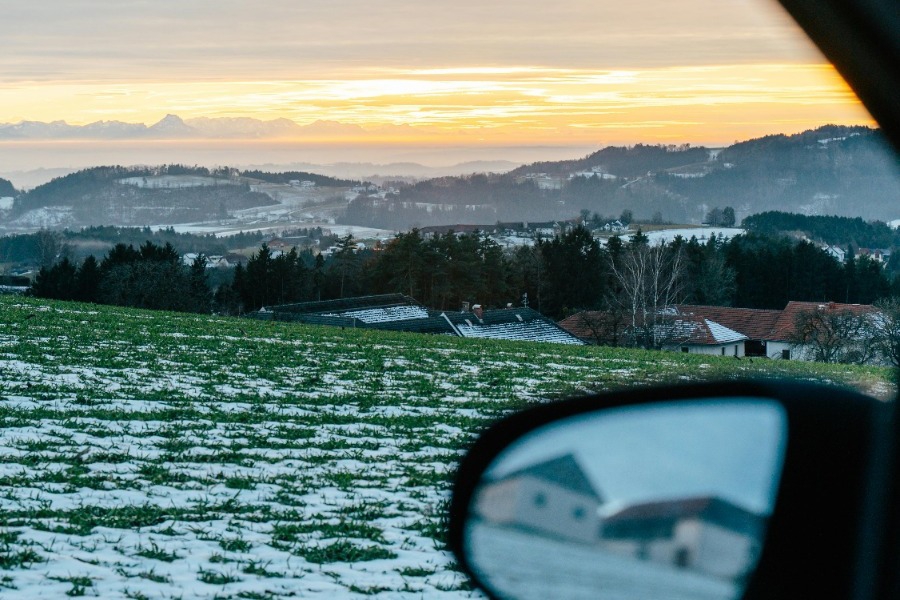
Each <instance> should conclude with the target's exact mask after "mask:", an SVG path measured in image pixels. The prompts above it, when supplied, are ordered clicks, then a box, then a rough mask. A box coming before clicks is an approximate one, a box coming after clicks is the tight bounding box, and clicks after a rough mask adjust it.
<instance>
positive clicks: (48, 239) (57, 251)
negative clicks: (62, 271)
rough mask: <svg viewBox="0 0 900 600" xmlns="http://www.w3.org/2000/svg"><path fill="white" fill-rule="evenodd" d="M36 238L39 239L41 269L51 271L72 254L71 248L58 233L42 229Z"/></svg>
mask: <svg viewBox="0 0 900 600" xmlns="http://www.w3.org/2000/svg"><path fill="white" fill-rule="evenodd" d="M35 236H36V237H37V250H38V256H39V260H40V263H41V267H44V268H45V269H49V268H50V267H52V266H53V265H55V264H56V263H57V261H60V260H62V259H63V258H68V257H69V255H70V254H71V251H72V249H71V247H70V246H69V244H67V243H65V242H64V241H63V238H62V235H61V234H60V233H59V232H58V231H50V230H49V229H41V230H40V231H38V232H37V233H36V234H35Z"/></svg>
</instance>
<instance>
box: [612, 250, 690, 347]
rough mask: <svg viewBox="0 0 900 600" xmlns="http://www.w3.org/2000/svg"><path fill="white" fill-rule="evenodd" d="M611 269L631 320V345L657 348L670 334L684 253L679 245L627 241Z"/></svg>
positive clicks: (681, 274) (682, 277) (681, 283)
mask: <svg viewBox="0 0 900 600" xmlns="http://www.w3.org/2000/svg"><path fill="white" fill-rule="evenodd" d="M610 269H611V271H612V274H613V276H614V277H615V279H616V282H617V283H618V284H619V287H620V288H621V290H622V293H621V295H620V304H621V306H622V308H623V309H624V310H625V311H626V313H627V314H628V316H629V318H630V321H631V337H632V344H633V345H643V346H645V347H652V348H659V347H660V346H661V345H663V344H664V343H665V342H666V339H664V338H668V337H669V336H668V335H667V334H666V331H667V330H671V329H672V327H671V326H670V325H671V323H672V322H673V320H674V319H673V316H674V313H673V311H672V310H671V309H672V307H673V306H674V305H675V304H677V303H678V302H679V301H680V299H681V295H682V289H683V281H684V271H685V264H684V254H683V252H682V250H681V247H680V246H673V245H667V244H666V243H665V242H663V241H659V242H657V243H656V244H652V245H651V244H649V243H646V242H643V243H642V242H638V243H630V244H628V246H627V247H626V248H624V250H623V252H622V253H621V255H620V256H619V257H618V259H617V260H615V259H611V260H610Z"/></svg>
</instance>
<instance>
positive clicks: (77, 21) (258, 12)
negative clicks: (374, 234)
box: [0, 0, 873, 145]
mask: <svg viewBox="0 0 900 600" xmlns="http://www.w3.org/2000/svg"><path fill="white" fill-rule="evenodd" d="M20 4H21V3H20ZM46 4H50V5H54V6H55V9H54V10H46V9H47V8H48V7H47V6H46ZM73 4H74V5H75V6H74V7H73ZM185 4H186V3H184V2H175V1H174V0H159V1H158V2H154V3H140V4H132V3H121V2H112V1H111V0H83V1H81V2H76V3H71V2H68V0H65V1H64V0H47V2H45V3H44V4H42V5H41V7H30V6H16V7H14V8H12V9H11V11H9V14H8V15H7V17H6V19H5V20H6V22H7V24H8V25H9V27H8V28H7V29H8V30H9V31H11V32H12V33H11V37H10V39H6V40H5V42H4V48H5V49H4V52H3V54H2V55H0V123H15V122H19V121H22V120H35V121H53V120H65V121H67V122H69V123H72V124H86V123H90V122H94V121H99V120H120V121H126V122H142V123H146V124H148V125H149V124H152V123H154V122H156V121H158V120H159V119H161V118H162V117H163V116H165V115H166V114H170V113H171V114H177V115H179V116H180V117H182V118H185V119H190V118H197V117H252V118H255V119H262V120H270V119H276V118H287V119H291V120H293V121H295V122H296V123H298V124H300V125H304V124H308V123H312V122H315V121H317V120H329V121H337V122H340V123H344V124H352V125H358V126H360V127H362V128H363V129H364V130H366V133H365V134H364V135H362V136H361V139H362V138H365V140H367V141H369V142H371V141H379V142H394V141H397V142H399V141H405V142H409V141H416V142H428V143H435V144H442V143H447V144H456V143H469V144H471V143H486V144H523V143H532V144H544V143H547V144H564V143H571V144H595V145H605V144H615V143H634V142H638V141H642V142H665V143H669V142H673V143H674V142H691V143H703V144H710V145H717V144H727V143H731V142H733V141H735V140H742V139H748V138H751V137H758V136H760V135H765V134H770V133H792V132H796V131H802V130H804V129H809V128H812V127H816V126H818V125H821V124H825V123H842V124H868V125H871V124H873V123H872V121H871V118H870V117H869V116H868V114H867V113H866V112H865V110H864V109H863V108H862V107H861V105H860V104H859V102H858V101H857V100H856V98H855V96H854V95H853V93H852V92H851V91H850V90H849V89H848V88H847V87H846V85H845V84H844V83H843V82H842V80H841V79H840V77H839V76H838V75H837V74H836V72H835V71H834V69H833V68H831V67H830V66H829V65H828V64H827V62H825V61H824V59H823V58H822V57H821V56H820V55H819V54H818V53H817V52H816V51H815V49H813V48H812V47H811V45H810V44H809V43H808V42H806V41H805V40H804V39H803V37H802V33H801V32H799V30H798V29H797V28H796V27H795V26H794V25H793V24H792V23H791V22H790V20H789V19H788V18H787V17H786V16H785V15H784V14H783V12H782V11H781V9H780V8H778V7H777V6H773V5H772V4H771V3H770V2H768V1H761V0H731V1H729V2H721V0H715V1H714V0H687V1H684V2H677V3H672V2H662V1H661V0H648V1H645V2H638V3H635V4H629V5H628V6H623V5H624V4H627V3H622V2H613V1H612V0H598V1H595V2H588V1H587V0H568V1H564V2H561V3H559V2H558V3H553V4H552V5H548V3H546V2H537V1H536V0H522V1H517V2H512V1H503V0H501V1H497V2H492V3H484V2H475V1H474V0H456V1H454V2H448V1H445V0H432V1H431V2H429V3H421V2H418V3H411V2H401V1H400V0H383V1H382V2H380V3H377V6H376V7H372V6H370V4H372V3H371V2H362V0H341V1H338V0H335V1H334V2H318V1H312V0H311V1H309V2H304V3H297V4H302V5H303V6H299V7H297V6H281V4H284V3H277V2H274V0H261V1H260V2H257V3H252V4H253V6H252V7H251V6H250V3H246V2H240V1H238V0H221V1H218V2H211V1H209V2H208V1H207V0H198V1H196V2H192V3H187V8H186V7H185ZM288 4H291V3H288ZM423 4H424V5H423ZM485 4H487V5H489V6H485ZM38 8H40V10H38ZM329 135H330V134H329ZM353 135H354V134H350V137H351V138H352V137H353ZM345 141H352V140H350V139H347V140H345Z"/></svg>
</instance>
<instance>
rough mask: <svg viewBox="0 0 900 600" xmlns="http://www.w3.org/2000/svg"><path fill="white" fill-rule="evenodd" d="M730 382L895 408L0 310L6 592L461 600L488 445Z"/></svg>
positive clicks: (373, 335) (195, 322)
mask: <svg viewBox="0 0 900 600" xmlns="http://www.w3.org/2000/svg"><path fill="white" fill-rule="evenodd" d="M31 315H33V316H31ZM720 378H726V379H737V378H792V379H801V380H811V381H820V382H826V383H832V384H836V385H843V386H849V387H853V388H856V389H859V390H862V391H863V392H866V393H869V394H872V395H876V396H879V397H887V396H889V395H890V394H892V393H893V389H894V388H893V385H892V384H891V372H890V371H889V370H887V369H879V368H862V367H847V366H836V365H818V364H809V363H798V362H791V361H766V360H754V361H753V362H750V361H747V360H741V361H737V360H735V359H733V358H720V357H708V356H698V355H686V354H681V353H658V352H645V351H631V350H622V349H612V348H597V347H568V346H557V345H550V344H529V343H516V342H502V341H490V340H471V339H458V338H449V337H444V336H420V335H414V334H402V333H394V332H378V331H364V330H347V331H341V330H340V329H334V328H319V327H311V326H303V325H296V324H287V323H271V322H269V323H267V322H260V321H251V320H239V319H231V318H219V317H207V316H198V315H186V314H174V313H152V312H144V311H137V310H128V309H122V308H114V307H99V306H91V305H84V304H77V303H58V302H50V301H42V300H35V299H29V298H21V297H10V296H0V524H2V527H0V588H2V589H4V590H6V589H16V590H18V593H21V595H22V596H23V597H30V596H40V595H41V591H40V589H39V586H37V584H35V583H34V582H35V581H45V582H50V584H52V585H56V586H61V587H59V588H54V589H55V590H56V591H55V592H54V593H56V594H57V595H60V594H63V593H69V594H71V595H93V596H97V595H100V596H102V595H104V594H105V595H113V596H126V597H132V598H144V597H167V598H169V597H171V598H179V597H181V598H193V597H196V596H195V594H200V592H194V591H192V590H193V587H192V586H187V587H185V586H184V585H183V584H184V581H183V580H180V579H178V577H176V576H174V575H173V573H177V572H187V573H188V576H189V577H190V578H193V579H195V580H196V581H199V582H203V583H206V584H209V585H212V586H218V588H219V589H216V590H215V593H216V594H220V595H221V597H241V598H278V597H285V596H289V595H291V594H296V595H298V596H306V595H311V594H313V593H315V594H318V595H322V597H328V596H341V597H344V596H347V595H348V594H349V595H359V596H362V595H377V594H384V595H387V596H391V595H398V596H402V595H403V594H409V595H410V596H409V597H433V596H441V595H442V594H446V595H448V596H452V597H467V596H468V595H469V593H470V592H469V591H468V584H467V583H466V582H465V581H464V580H463V579H462V577H461V576H460V575H459V574H458V573H457V572H456V570H455V566H454V563H453V561H452V559H451V557H450V556H449V553H448V552H447V551H446V548H445V542H444V540H445V535H444V533H445V527H446V519H445V515H444V512H445V509H446V502H447V498H448V494H449V487H450V482H451V480H452V474H453V472H454V469H455V465H456V463H457V461H458V459H459V457H460V455H461V453H462V452H463V451H464V450H465V448H466V447H467V446H468V445H469V444H470V443H471V441H472V440H473V439H474V437H475V436H476V435H477V434H478V432H479V431H481V430H482V429H483V428H484V427H486V426H487V425H488V424H490V423H491V422H492V421H493V420H494V419H496V418H498V417H500V416H502V415H504V414H508V413H509V412H511V411H514V410H516V409H518V408H521V407H524V406H529V405H533V404H535V403H541V402H546V401H548V400H550V399H553V398H557V397H561V396H566V395H570V394H575V393H578V394H583V393H588V392H595V391H603V390H609V389H616V388H624V387H632V386H636V385H645V384H653V383H662V382H668V381H684V380H704V379H720ZM60 557H76V560H77V564H78V571H77V572H76V573H77V574H73V573H70V572H68V571H67V570H66V568H68V567H66V568H64V567H62V566H61V565H63V564H70V563H64V562H63V561H62V559H61V558H60ZM26 573H27V574H29V576H28V577H25V576H24V575H23V574H26ZM35 574H38V576H37V577H35V576H34V575H35ZM197 587H199V588H204V586H202V585H199V586H197ZM222 587H224V588H225V591H223V590H222V589H221V588H222ZM207 591H209V590H207ZM204 593H205V592H204Z"/></svg>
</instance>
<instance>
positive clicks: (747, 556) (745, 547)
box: [675, 520, 758, 579]
mask: <svg viewBox="0 0 900 600" xmlns="http://www.w3.org/2000/svg"><path fill="white" fill-rule="evenodd" d="M682 529H684V531H682ZM675 539H676V540H678V541H679V542H680V541H681V540H682V539H684V545H685V546H686V547H688V548H689V549H690V552H691V557H690V568H692V569H694V570H697V571H702V572H704V573H708V574H710V575H715V576H717V577H724V578H727V579H734V578H736V577H739V576H742V575H744V574H745V573H746V572H747V570H748V569H749V568H750V566H751V564H752V562H753V561H754V560H755V559H756V556H755V555H756V546H757V544H758V542H757V540H756V539H755V538H753V537H750V536H747V535H742V534H739V533H736V532H734V531H731V530H728V529H725V528H723V527H719V526H718V525H713V524H711V523H707V522H703V521H694V520H692V521H685V522H682V523H679V524H678V526H677V527H676V528H675ZM688 544H690V545H688Z"/></svg>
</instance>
